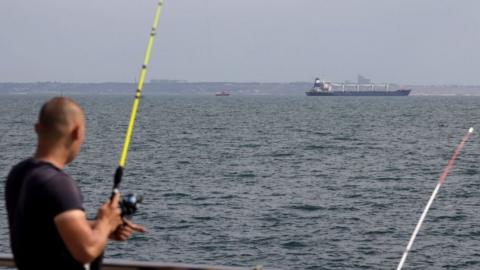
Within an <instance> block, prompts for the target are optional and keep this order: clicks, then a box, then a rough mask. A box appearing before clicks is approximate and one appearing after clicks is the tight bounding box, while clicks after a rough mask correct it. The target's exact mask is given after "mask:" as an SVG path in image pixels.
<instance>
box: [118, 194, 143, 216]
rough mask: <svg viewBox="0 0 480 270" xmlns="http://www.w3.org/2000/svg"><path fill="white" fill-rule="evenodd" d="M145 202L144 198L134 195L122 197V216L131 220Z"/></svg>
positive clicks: (120, 204) (120, 203)
mask: <svg viewBox="0 0 480 270" xmlns="http://www.w3.org/2000/svg"><path fill="white" fill-rule="evenodd" d="M142 202H143V196H142V195H137V194H134V193H129V194H127V195H124V196H122V198H121V199H120V202H119V206H120V210H121V216H122V217H127V218H131V217H132V216H133V214H135V212H137V209H138V207H139V205H140V204H141V203H142Z"/></svg>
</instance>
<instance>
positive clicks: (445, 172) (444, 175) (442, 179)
mask: <svg viewBox="0 0 480 270" xmlns="http://www.w3.org/2000/svg"><path fill="white" fill-rule="evenodd" d="M472 132H473V127H471V128H470V129H468V131H467V133H465V135H464V136H463V139H462V141H461V142H460V143H459V144H458V145H457V147H456V148H455V151H453V154H452V157H451V158H450V160H449V161H448V163H447V166H445V168H444V169H443V173H442V174H441V175H440V177H439V179H438V183H437V186H436V187H435V189H434V190H433V193H432V196H430V199H429V200H428V203H427V206H426V207H425V209H424V210H423V213H422V215H421V216H420V220H418V223H417V226H416V227H415V230H413V234H412V237H410V241H408V245H407V248H406V249H405V252H403V256H402V259H401V260H400V263H399V264H398V267H397V270H400V269H402V267H403V264H404V263H405V260H406V259H407V256H408V253H409V252H410V249H411V248H412V245H413V242H414V241H415V238H416V237H417V234H418V231H420V228H421V227H422V224H423V221H424V220H425V217H426V216H427V213H428V210H429V209H430V206H432V203H433V200H434V199H435V197H436V196H437V193H438V190H440V187H441V186H442V184H443V183H444V182H445V178H447V175H448V172H449V171H450V169H451V168H452V167H453V162H455V159H456V158H457V156H458V154H459V153H460V151H461V150H462V148H463V146H464V145H465V142H466V141H467V140H468V137H470V134H472Z"/></svg>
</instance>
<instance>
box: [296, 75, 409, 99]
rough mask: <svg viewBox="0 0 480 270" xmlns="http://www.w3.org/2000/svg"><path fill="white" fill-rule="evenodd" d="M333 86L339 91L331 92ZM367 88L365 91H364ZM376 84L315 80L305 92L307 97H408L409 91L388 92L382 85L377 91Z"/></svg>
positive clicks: (386, 86)
mask: <svg viewBox="0 0 480 270" xmlns="http://www.w3.org/2000/svg"><path fill="white" fill-rule="evenodd" d="M333 86H340V87H341V88H342V89H341V90H333ZM347 87H348V88H352V87H353V88H354V90H346V88H347ZM365 88H367V89H365ZM378 88H379V87H378V85H377V84H346V83H332V82H326V81H323V80H320V79H319V78H316V79H315V83H314V84H313V88H312V89H310V90H308V91H307V92H305V94H307V96H408V95H409V94H410V92H411V91H412V90H411V89H398V90H394V91H390V90H389V89H388V88H389V87H388V84H382V85H381V88H380V89H378Z"/></svg>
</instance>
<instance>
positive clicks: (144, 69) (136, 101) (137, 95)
mask: <svg viewBox="0 0 480 270" xmlns="http://www.w3.org/2000/svg"><path fill="white" fill-rule="evenodd" d="M163 2H164V0H158V4H157V9H156V11H155V17H154V20H153V24H152V29H151V31H150V36H149V38H148V44H147V49H146V50H145V57H144V60H143V65H142V68H141V69H140V75H139V79H138V84H137V90H136V91H135V98H134V100H133V104H132V110H131V113H130V120H129V121H128V127H127V131H126V133H125V140H124V143H123V147H122V152H121V155H120V159H119V160H118V167H117V170H116V171H115V176H114V180H113V192H112V197H113V195H114V194H115V193H116V192H118V188H119V186H120V183H121V182H122V176H123V171H124V169H125V163H126V160H127V154H128V146H129V145H130V139H131V138H132V131H133V126H134V124H135V117H136V115H137V110H138V104H139V103H140V94H141V93H142V89H143V82H144V80H145V75H146V74H147V66H148V63H149V61H150V55H151V51H152V47H153V41H154V40H155V35H156V32H157V26H158V20H159V18H160V13H161V11H162V7H163Z"/></svg>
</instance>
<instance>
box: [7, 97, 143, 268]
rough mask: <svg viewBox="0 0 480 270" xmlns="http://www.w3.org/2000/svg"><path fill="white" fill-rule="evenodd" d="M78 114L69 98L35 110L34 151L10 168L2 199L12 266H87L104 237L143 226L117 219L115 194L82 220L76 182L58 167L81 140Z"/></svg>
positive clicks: (68, 159) (122, 236)
mask: <svg viewBox="0 0 480 270" xmlns="http://www.w3.org/2000/svg"><path fill="white" fill-rule="evenodd" d="M84 127H85V125H84V115H83V111H82V109H81V108H80V107H79V106H78V105H77V104H76V103H75V102H74V101H73V100H71V99H69V98H66V97H56V98H53V99H51V100H49V101H48V102H47V103H45V104H44V105H43V107H42V108H41V110H40V115H39V119H38V123H37V124H35V131H36V133H37V137H38V145H37V149H36V152H35V154H34V156H33V157H32V158H28V159H26V160H24V161H22V162H20V163H19V164H17V165H16V166H14V167H13V168H12V170H11V171H10V173H9V175H8V178H7V182H6V186H5V199H6V206H7V212H8V221H9V228H10V245H11V248H12V252H13V256H14V258H15V263H16V265H17V267H18V269H21V270H23V269H82V270H83V269H86V268H87V269H88V267H89V264H90V263H91V262H92V261H94V260H95V259H96V258H98V257H99V256H100V255H101V254H102V252H103V250H104V249H105V246H106V244H107V242H108V239H109V238H110V239H112V240H118V241H124V240H127V239H128V238H129V237H130V236H131V234H132V233H133V231H138V232H143V231H144V228H143V227H142V226H140V225H137V224H133V223H131V222H130V221H127V220H122V218H121V217H120V209H119V207H118V203H119V194H118V193H117V194H115V196H113V198H112V199H111V200H110V201H107V202H106V203H105V204H103V205H102V206H101V207H100V209H99V210H98V213H97V217H96V219H95V220H93V221H89V220H87V218H86V215H85V212H84V208H83V198H82V195H81V193H80V190H79V188H78V187H77V184H76V182H75V181H74V180H73V179H72V178H71V177H70V176H69V175H68V174H66V173H65V172H64V171H63V168H64V166H65V165H66V164H68V163H70V162H72V161H73V160H74V159H75V157H76V156H77V154H78V152H79V150H80V146H81V144H82V143H83V139H84Z"/></svg>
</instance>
